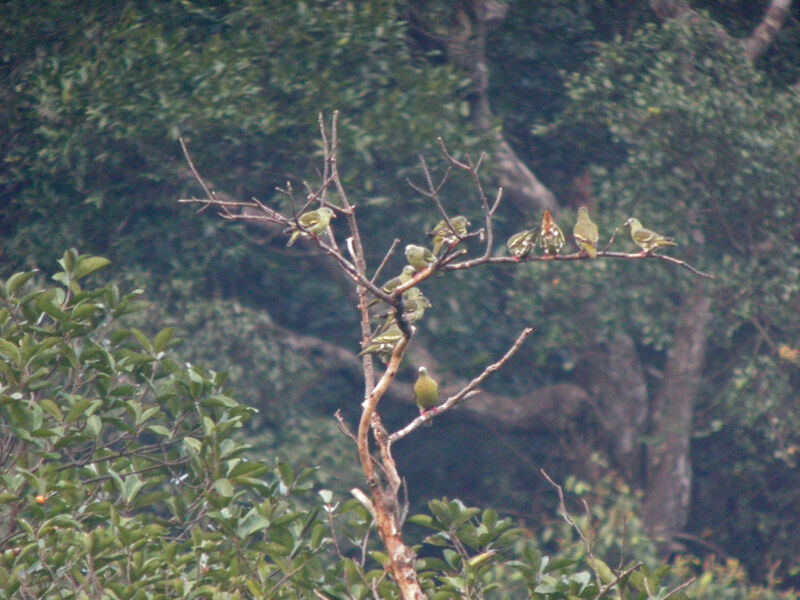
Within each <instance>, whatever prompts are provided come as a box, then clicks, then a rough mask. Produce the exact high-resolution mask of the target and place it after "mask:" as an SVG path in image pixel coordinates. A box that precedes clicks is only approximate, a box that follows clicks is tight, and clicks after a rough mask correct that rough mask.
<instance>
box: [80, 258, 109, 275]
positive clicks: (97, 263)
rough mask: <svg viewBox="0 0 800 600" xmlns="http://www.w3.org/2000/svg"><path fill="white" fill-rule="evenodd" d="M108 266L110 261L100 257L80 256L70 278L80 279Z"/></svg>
mask: <svg viewBox="0 0 800 600" xmlns="http://www.w3.org/2000/svg"><path fill="white" fill-rule="evenodd" d="M110 264H111V261H110V260H108V259H107V258H103V257H100V256H81V257H80V258H79V259H78V263H77V264H76V265H75V270H74V271H73V272H72V278H73V279H75V280H78V279H82V278H83V277H86V276H87V275H90V274H92V273H94V272H95V271H98V270H100V269H102V268H104V267H107V266H108V265H110Z"/></svg>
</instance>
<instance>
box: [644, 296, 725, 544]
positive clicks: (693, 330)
mask: <svg viewBox="0 0 800 600" xmlns="http://www.w3.org/2000/svg"><path fill="white" fill-rule="evenodd" d="M710 322H711V299H710V297H709V296H707V295H706V294H705V292H704V290H703V288H702V286H697V287H696V288H695V289H694V290H693V291H692V292H689V293H688V294H687V295H685V296H684V298H683V301H682V304H681V308H680V310H679V311H678V315H677V323H676V327H675V333H674V335H673V343H672V348H670V350H669V353H668V356H667V366H666V369H665V370H664V379H663V382H662V384H661V389H660V390H659V393H658V395H657V396H656V398H655V401H654V402H653V406H652V408H651V423H652V428H651V431H650V437H651V442H650V443H649V446H648V455H647V488H646V491H645V498H644V507H643V515H642V516H643V520H644V524H645V528H646V530H647V531H648V533H649V534H650V535H652V536H653V537H655V538H658V539H660V540H662V541H666V542H667V543H666V544H664V546H663V547H662V550H663V551H664V552H666V553H669V552H670V551H672V550H675V549H677V548H678V546H676V542H674V540H671V539H670V538H671V535H672V534H673V533H679V532H680V531H681V529H683V527H684V526H685V525H686V520H687V518H688V515H689V499H690V496H691V485H692V469H691V461H690V455H689V444H690V439H691V432H692V411H693V410H694V405H695V400H696V398H697V394H698V388H699V385H700V380H701V375H702V369H703V359H704V356H705V350H706V342H707V338H708V328H709V325H710Z"/></svg>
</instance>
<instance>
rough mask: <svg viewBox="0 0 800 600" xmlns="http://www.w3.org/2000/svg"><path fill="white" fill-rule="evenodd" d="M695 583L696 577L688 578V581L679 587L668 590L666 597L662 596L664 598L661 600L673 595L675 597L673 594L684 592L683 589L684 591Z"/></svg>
mask: <svg viewBox="0 0 800 600" xmlns="http://www.w3.org/2000/svg"><path fill="white" fill-rule="evenodd" d="M695 581H697V577H690V578H689V579H688V580H686V581H684V582H683V583H682V584H680V585H679V586H676V587H675V588H673V589H671V590H670V591H669V592H668V593H667V595H666V596H664V597H663V598H662V599H661V600H667V598H669V597H670V596H674V595H675V594H677V593H678V592H680V591H683V590H685V589H686V588H688V587H689V586H690V585H692V584H693V583H694V582H695Z"/></svg>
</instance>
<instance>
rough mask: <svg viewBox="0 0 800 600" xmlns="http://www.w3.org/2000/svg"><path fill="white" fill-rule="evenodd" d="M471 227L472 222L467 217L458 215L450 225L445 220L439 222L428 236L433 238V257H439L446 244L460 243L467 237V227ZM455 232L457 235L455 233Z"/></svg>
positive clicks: (451, 220)
mask: <svg viewBox="0 0 800 600" xmlns="http://www.w3.org/2000/svg"><path fill="white" fill-rule="evenodd" d="M451 225H452V228H451ZM469 226H470V222H469V221H468V220H467V217H465V216H463V215H458V216H456V217H453V218H452V219H450V225H448V224H447V221H445V220H444V219H442V220H441V221H439V222H438V223H437V224H436V227H434V228H433V231H431V232H430V233H429V234H428V235H430V236H432V237H433V255H434V256H439V250H441V249H442V246H444V245H445V244H447V245H448V246H450V245H453V244H455V243H456V242H458V241H459V239H460V238H462V237H464V236H465V235H467V227H469ZM454 230H455V233H453V231H454ZM456 234H458V235H456Z"/></svg>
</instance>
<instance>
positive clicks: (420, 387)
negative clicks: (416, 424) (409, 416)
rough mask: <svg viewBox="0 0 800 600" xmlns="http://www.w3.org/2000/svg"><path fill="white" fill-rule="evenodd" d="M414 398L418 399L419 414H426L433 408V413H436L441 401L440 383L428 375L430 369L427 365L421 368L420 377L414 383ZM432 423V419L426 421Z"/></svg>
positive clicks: (428, 423)
mask: <svg viewBox="0 0 800 600" xmlns="http://www.w3.org/2000/svg"><path fill="white" fill-rule="evenodd" d="M414 400H416V401H417V406H418V407H419V414H421V415H422V416H425V415H426V414H427V413H428V411H429V410H431V409H433V414H434V415H435V414H436V408H435V407H436V405H437V404H438V403H439V384H438V383H436V380H435V379H433V377H431V376H430V375H428V369H426V368H425V367H420V368H419V377H417V381H416V382H415V383H414ZM430 424H431V422H430V421H427V422H426V425H430Z"/></svg>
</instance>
